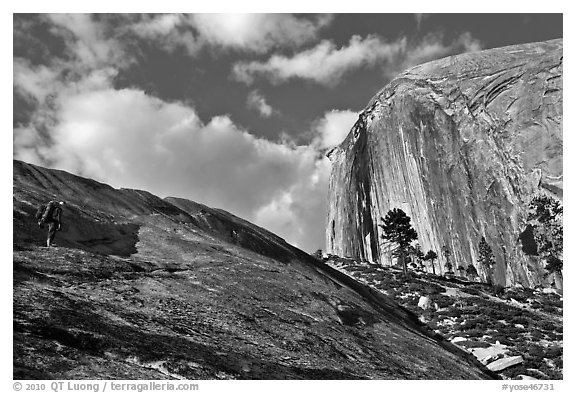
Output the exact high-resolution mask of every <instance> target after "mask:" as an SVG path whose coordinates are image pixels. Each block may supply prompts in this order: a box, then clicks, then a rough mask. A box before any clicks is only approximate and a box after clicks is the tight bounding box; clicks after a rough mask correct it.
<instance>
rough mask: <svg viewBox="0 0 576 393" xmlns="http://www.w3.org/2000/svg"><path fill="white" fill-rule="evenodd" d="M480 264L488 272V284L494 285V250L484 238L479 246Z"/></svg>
mask: <svg viewBox="0 0 576 393" xmlns="http://www.w3.org/2000/svg"><path fill="white" fill-rule="evenodd" d="M478 253H479V256H478V263H480V266H482V267H484V269H485V271H486V282H487V283H488V284H490V285H492V267H493V266H494V263H495V262H494V255H493V254H492V249H491V248H490V246H489V245H488V243H486V239H485V238H484V236H482V239H481V240H480V243H479V244H478Z"/></svg>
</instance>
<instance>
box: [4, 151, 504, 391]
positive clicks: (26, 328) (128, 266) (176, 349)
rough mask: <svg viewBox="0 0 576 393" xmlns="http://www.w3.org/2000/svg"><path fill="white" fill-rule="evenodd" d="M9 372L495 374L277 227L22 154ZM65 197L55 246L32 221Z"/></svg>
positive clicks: (57, 375)
mask: <svg viewBox="0 0 576 393" xmlns="http://www.w3.org/2000/svg"><path fill="white" fill-rule="evenodd" d="M13 170H14V184H13V209H14V212H13V233H14V248H13V265H14V268H13V288H14V289H13V291H14V292H13V306H14V307H13V310H14V312H13V326H14V331H13V339H14V346H13V347H14V349H13V351H14V352H13V364H14V366H13V367H14V368H13V376H14V378H15V379H102V378H105V379H147V380H149V379H286V378H290V379H324V378H328V379H364V378H366V379H370V378H378V379H426V378H429V379H488V378H495V377H496V374H494V373H492V372H490V371H489V370H488V369H486V368H485V367H483V366H482V365H481V364H480V363H479V362H478V361H477V360H476V359H475V358H473V357H472V355H470V354H467V353H466V352H464V351H463V350H461V349H459V348H457V347H456V346H454V345H453V344H451V343H449V342H448V341H446V340H445V339H443V338H442V337H441V336H439V335H438V334H435V333H434V332H433V331H432V330H431V329H429V328H428V327H426V326H425V325H423V324H422V323H421V322H420V321H419V320H418V318H417V317H416V315H415V314H413V313H411V312H410V311H408V310H406V309H405V308H403V307H401V306H399V305H398V304H397V303H395V302H394V301H392V300H390V299H389V298H388V297H386V296H385V295H383V294H382V293H380V292H379V291H377V290H375V289H372V288H369V287H367V286H364V285H363V284H360V283H359V282H357V281H355V280H353V279H352V278H350V277H348V276H347V275H345V274H343V273H341V272H338V271H336V270H334V269H332V268H330V267H329V266H327V265H325V264H323V263H321V262H320V261H318V260H316V259H315V258H312V257H311V256H310V255H308V254H306V253H304V252H303V251H301V250H299V249H297V248H295V247H292V246H290V245H289V244H288V243H286V242H285V241H284V240H282V239H281V238H279V237H278V236H275V235H273V234H272V233H270V232H268V231H266V230H264V229H262V228H259V227H257V226H255V225H253V224H250V223H249V222H246V221H244V220H242V219H240V218H238V217H235V216H233V215H231V214H230V213H227V212H224V211H221V210H217V209H212V208H209V207H207V206H204V205H200V204H197V203H194V202H192V201H188V200H184V199H177V198H166V199H161V198H158V197H156V196H154V195H152V194H150V193H147V192H144V191H138V190H126V189H114V188H112V187H110V186H108V185H106V184H102V183H98V182H96V181H93V180H90V179H85V178H82V177H78V176H74V175H71V174H69V173H66V172H63V171H57V170H50V169H46V168H41V167H38V166H34V165H30V164H26V163H23V162H20V161H14V166H13ZM48 199H58V200H60V199H64V200H66V202H67V204H66V206H65V209H64V213H63V229H62V231H61V232H59V233H58V234H57V236H56V244H57V245H58V246H57V247H56V248H46V247H41V246H42V245H43V244H45V236H46V228H44V229H43V230H41V229H39V228H38V227H37V226H36V222H35V219H34V213H35V211H36V206H37V204H38V203H40V202H43V203H45V202H47V200H48Z"/></svg>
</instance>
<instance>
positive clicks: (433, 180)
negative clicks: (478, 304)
mask: <svg viewBox="0 0 576 393" xmlns="http://www.w3.org/2000/svg"><path fill="white" fill-rule="evenodd" d="M329 157H330V159H331V160H332V163H333V168H332V174H331V179H330V191H329V213H328V219H327V229H326V250H327V252H329V253H333V254H337V255H341V256H351V257H354V258H358V259H362V260H367V261H374V262H381V263H386V262H387V261H389V260H390V258H391V257H390V255H389V253H388V252H387V251H386V249H385V247H384V245H383V244H382V240H381V229H380V228H379V227H378V224H379V223H380V218H381V217H384V216H385V214H386V213H387V211H388V210H389V209H392V208H395V207H396V208H401V209H402V210H404V211H405V212H406V213H407V214H408V215H409V216H410V217H412V220H413V223H414V227H415V229H416V230H417V232H418V234H419V239H418V240H419V242H420V244H421V246H422V248H423V250H424V252H426V250H428V249H433V250H435V251H436V252H437V253H438V254H439V255H440V260H441V266H440V268H441V269H443V265H444V262H443V261H442V258H443V257H442V254H441V252H440V251H441V247H443V246H447V247H448V249H449V250H450V252H451V257H450V258H451V262H452V265H454V268H456V267H458V266H464V267H466V266H467V265H468V264H475V265H476V268H477V269H478V271H479V272H480V273H481V274H482V272H483V270H482V267H480V266H478V265H477V260H478V243H479V241H480V239H481V237H482V236H484V237H485V238H486V241H487V242H488V244H489V245H490V247H491V248H492V251H493V253H494V257H495V261H496V265H495V269H494V276H495V281H496V282H497V283H499V284H503V285H504V284H507V285H510V284H514V283H521V284H524V285H530V286H533V285H536V284H540V283H542V281H543V272H544V271H543V268H542V266H540V264H539V262H538V260H537V259H536V258H535V257H533V256H528V255H526V254H525V253H524V252H523V251H522V244H521V242H520V241H519V235H520V234H521V233H522V232H523V231H524V230H525V228H526V218H527V206H528V203H529V202H530V200H531V198H532V197H533V196H534V195H535V194H537V193H547V194H548V195H549V196H553V197H555V198H556V199H559V200H562V40H553V41H548V42H542V43H532V44H524V45H517V46H509V47H505V48H498V49H491V50H486V51H482V52H476V53H467V54H463V55H459V56H453V57H448V58H444V59H441V60H437V61H434V62H430V63H426V64H422V65H420V66H417V67H415V68H412V69H410V70H408V71H406V72H404V73H403V74H401V75H399V76H398V77H397V78H395V79H394V80H393V81H392V82H390V83H389V84H388V85H387V86H386V87H385V88H384V89H382V90H381V91H380V92H379V93H378V94H377V95H376V96H375V97H374V98H373V99H372V100H371V101H370V103H369V104H368V106H367V107H366V109H365V110H364V111H363V112H362V114H361V115H360V118H359V119H358V121H357V122H356V124H355V125H354V127H353V128H352V130H351V132H350V133H349V135H348V136H347V138H346V139H345V140H344V141H343V142H342V144H341V145H340V146H338V147H336V148H335V149H334V150H332V151H331V152H330V153H329Z"/></svg>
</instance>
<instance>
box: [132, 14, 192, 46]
mask: <svg viewBox="0 0 576 393" xmlns="http://www.w3.org/2000/svg"><path fill="white" fill-rule="evenodd" d="M139 18H140V20H139V21H138V22H136V23H132V24H131V23H127V25H128V29H129V30H131V31H132V32H134V33H135V34H136V35H138V36H139V37H140V38H144V39H147V40H148V41H154V42H156V45H157V46H158V47H160V48H162V49H163V50H166V51H168V52H173V51H175V50H176V49H179V48H184V49H185V50H186V52H187V53H188V54H189V55H191V56H194V55H196V54H197V53H198V51H199V50H200V49H201V48H202V46H203V43H202V42H201V39H200V38H199V37H198V36H197V35H195V34H194V33H193V31H192V21H191V18H190V17H189V16H186V15H182V14H160V15H157V14H152V15H150V14H144V15H141V16H139Z"/></svg>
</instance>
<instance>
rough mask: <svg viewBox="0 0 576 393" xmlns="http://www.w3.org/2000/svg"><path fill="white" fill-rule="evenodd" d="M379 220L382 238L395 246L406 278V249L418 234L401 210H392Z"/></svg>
mask: <svg viewBox="0 0 576 393" xmlns="http://www.w3.org/2000/svg"><path fill="white" fill-rule="evenodd" d="M381 220H382V224H380V225H379V226H380V227H381V228H382V230H383V231H384V233H383V234H382V238H383V239H384V240H386V241H388V242H391V243H394V244H396V246H397V252H398V256H399V258H400V261H401V262H402V268H403V269H404V275H405V276H406V277H408V267H407V265H406V255H407V249H408V246H409V245H410V243H411V242H412V241H414V240H416V239H418V233H416V231H415V230H414V228H412V224H411V223H410V217H408V216H407V215H406V213H404V211H402V209H397V208H394V209H392V210H390V211H388V213H387V214H386V217H384V218H381Z"/></svg>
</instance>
